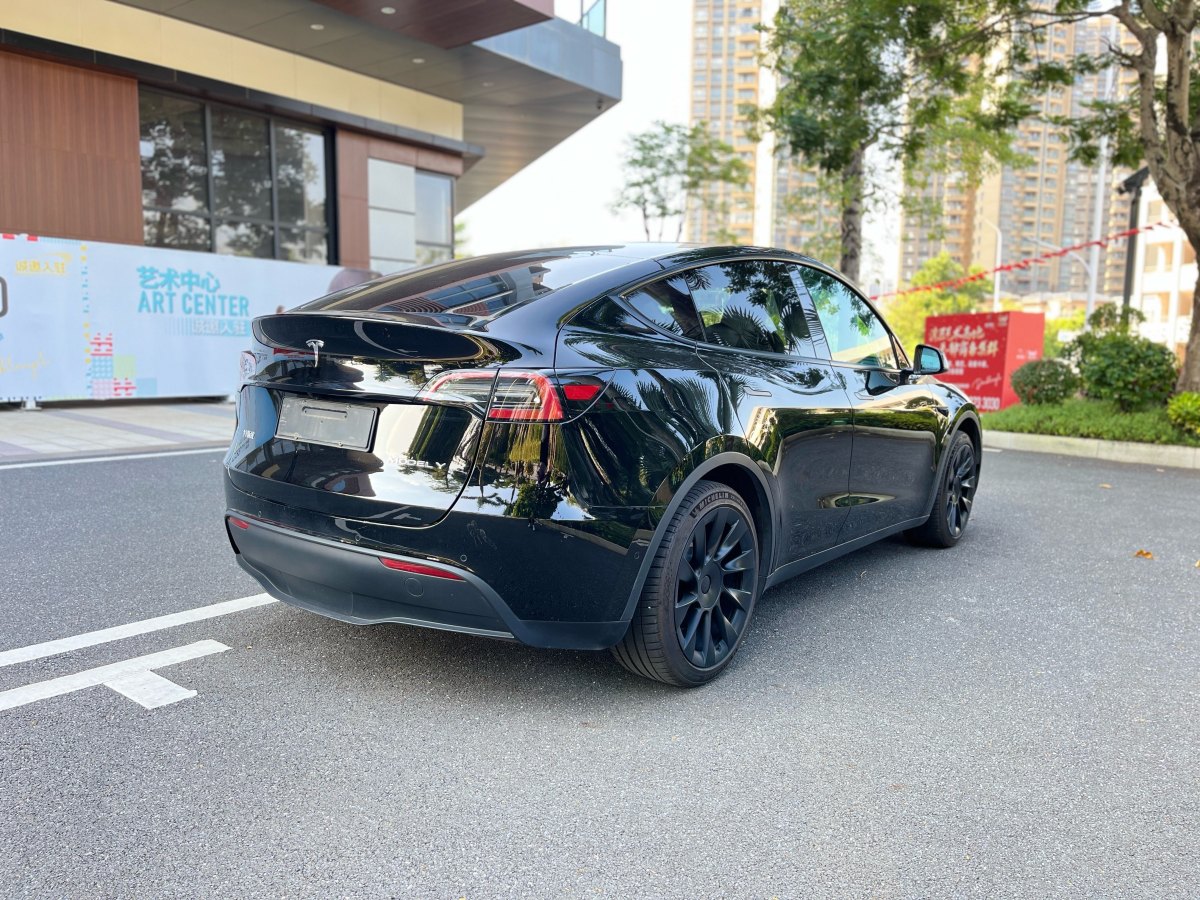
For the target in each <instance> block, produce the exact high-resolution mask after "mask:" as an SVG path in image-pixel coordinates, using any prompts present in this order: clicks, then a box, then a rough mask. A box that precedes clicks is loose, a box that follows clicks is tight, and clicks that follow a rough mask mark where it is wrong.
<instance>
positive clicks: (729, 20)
mask: <svg viewBox="0 0 1200 900" xmlns="http://www.w3.org/2000/svg"><path fill="white" fill-rule="evenodd" d="M778 8H779V0H693V4H692V99H691V116H690V118H691V121H692V122H693V123H695V122H705V123H707V124H708V126H709V130H710V132H711V133H712V134H713V136H714V137H717V138H719V139H720V140H722V141H724V142H725V143H727V144H729V145H731V146H732V147H733V148H734V151H735V152H736V153H737V154H738V156H739V157H740V158H741V159H742V160H743V161H744V162H745V163H746V165H747V166H748V167H749V169H750V178H749V180H748V182H747V184H746V185H745V186H744V187H742V188H731V187H729V186H725V185H721V186H717V187H715V188H713V189H711V190H710V191H708V192H706V194H705V195H703V196H702V197H700V198H696V199H695V200H694V201H693V202H692V204H691V206H690V207H689V209H688V214H687V221H686V223H685V228H686V234H687V237H688V239H689V240H693V241H705V242H708V241H733V242H736V243H742V244H751V243H753V244H762V245H767V244H769V245H772V246H777V247H787V248H790V249H794V250H807V251H809V252H823V251H824V250H825V249H826V248H823V247H820V246H819V243H820V242H821V241H822V240H827V239H828V238H829V237H830V236H836V235H837V227H838V218H837V208H836V205H835V204H833V203H832V202H830V200H829V199H828V195H827V194H826V193H825V192H823V191H822V190H821V189H820V185H819V184H818V179H817V176H816V174H815V173H814V172H812V171H811V170H808V169H805V168H803V167H801V166H798V165H797V164H796V163H795V162H793V161H792V160H790V159H788V158H787V156H786V154H784V153H782V152H777V149H778V148H777V146H776V142H775V140H774V138H773V136H771V135H769V134H768V135H764V136H763V138H762V140H760V141H758V142H754V141H751V140H750V139H749V137H748V136H747V133H746V132H747V127H748V126H749V120H748V119H747V117H746V116H745V114H744V112H745V108H746V107H747V106H754V107H762V106H765V105H766V104H768V103H770V102H771V101H772V100H773V99H774V94H775V79H774V76H773V74H772V73H771V72H769V71H768V70H765V69H763V68H761V67H760V66H759V50H760V44H761V40H762V35H761V33H760V32H759V31H758V26H759V25H760V24H770V23H771V21H772V20H773V19H774V17H775V12H776V10H778Z"/></svg>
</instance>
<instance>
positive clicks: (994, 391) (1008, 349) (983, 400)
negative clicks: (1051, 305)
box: [925, 312, 1046, 412]
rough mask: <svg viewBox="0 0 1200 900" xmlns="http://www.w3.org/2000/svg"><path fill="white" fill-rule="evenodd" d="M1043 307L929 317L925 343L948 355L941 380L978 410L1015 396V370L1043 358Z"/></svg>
mask: <svg viewBox="0 0 1200 900" xmlns="http://www.w3.org/2000/svg"><path fill="white" fill-rule="evenodd" d="M1045 327H1046V321H1045V316H1044V315H1043V314H1042V313H1028V312H1001V313H960V314H958V315H953V316H930V317H929V318H928V319H926V320H925V343H927V344H929V345H930V346H933V347H937V348H938V349H939V350H941V351H942V353H944V354H945V355H946V365H947V366H948V369H947V371H946V372H944V373H943V374H941V375H940V376H938V377H939V378H941V380H942V381H945V382H947V383H949V384H953V385H955V386H956V387H960V388H962V389H963V391H965V392H966V394H967V396H968V397H970V398H971V400H973V401H974V402H975V405H976V406H978V407H979V410H980V412H994V411H996V410H999V409H1004V408H1005V407H1007V406H1011V405H1012V404H1014V403H1016V402H1017V395H1016V394H1015V393H1014V392H1013V389H1012V384H1011V381H1012V373H1013V372H1015V371H1016V370H1017V369H1019V368H1020V367H1021V366H1023V365H1024V364H1025V363H1027V362H1029V361H1030V360H1032V359H1041V358H1042V342H1043V340H1044V336H1045Z"/></svg>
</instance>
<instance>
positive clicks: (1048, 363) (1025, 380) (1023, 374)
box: [1012, 359, 1079, 404]
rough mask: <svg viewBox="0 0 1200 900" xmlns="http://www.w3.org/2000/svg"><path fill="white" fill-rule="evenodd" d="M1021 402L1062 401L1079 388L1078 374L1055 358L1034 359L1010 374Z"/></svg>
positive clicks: (1071, 395)
mask: <svg viewBox="0 0 1200 900" xmlns="http://www.w3.org/2000/svg"><path fill="white" fill-rule="evenodd" d="M1012 387H1013V390H1014V391H1016V392H1017V396H1018V397H1020V398H1021V402H1022V403H1029V404H1038V403H1062V402H1063V401H1064V400H1066V399H1067V398H1068V397H1074V396H1075V394H1076V392H1077V391H1078V390H1079V376H1078V375H1076V374H1075V373H1074V372H1072V371H1071V370H1070V368H1068V367H1067V366H1066V365H1064V364H1063V363H1061V362H1059V361H1058V360H1056V359H1035V360H1033V361H1032V362H1027V363H1025V365H1023V366H1021V368H1019V369H1017V371H1015V372H1013V374H1012Z"/></svg>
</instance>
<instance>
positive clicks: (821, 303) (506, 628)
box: [225, 244, 980, 686]
mask: <svg viewBox="0 0 1200 900" xmlns="http://www.w3.org/2000/svg"><path fill="white" fill-rule="evenodd" d="M944 366H945V362H944V359H943V357H942V355H941V353H940V352H939V351H937V350H936V349H934V348H932V347H925V346H918V347H917V348H916V353H915V355H914V358H913V360H912V361H910V360H909V358H908V357H907V356H906V354H905V352H904V348H902V347H900V346H899V345H898V344H897V342H896V340H895V338H894V337H893V335H892V334H891V332H889V330H888V328H887V326H886V325H885V324H884V322H883V320H882V319H881V318H880V316H879V314H878V313H877V312H876V311H875V310H874V309H873V308H872V307H871V305H870V303H868V302H867V300H866V299H865V298H864V297H863V296H862V295H861V294H860V293H859V292H858V291H857V290H855V288H854V287H853V286H851V285H849V284H847V283H846V282H845V281H844V280H843V279H842V278H841V277H840V276H839V275H838V274H837V273H836V272H834V271H832V270H830V269H829V268H827V267H826V266H823V265H821V264H820V263H818V262H816V261H814V260H811V259H808V258H806V257H803V256H797V255H794V254H790V253H786V252H782V251H775V250H762V249H754V248H745V247H704V248H696V247H688V246H680V245H675V244H671V245H664V244H642V245H638V244H632V245H621V246H598V247H572V248H567V249H557V250H536V251H531V252H524V253H511V254H501V255H495V256H484V257H478V258H475V259H466V260H457V261H454V262H447V263H443V264H438V265H434V266H429V267H426V268H422V269H417V270H413V271H410V272H405V273H402V274H399V275H394V276H390V277H385V278H380V279H377V280H375V281H371V282H368V283H366V284H363V285H359V286H357V287H352V288H349V289H347V290H343V291H339V292H337V293H334V294H330V295H329V296H327V297H324V298H322V299H320V300H315V301H313V302H311V303H307V304H305V305H303V306H300V307H297V308H296V309H293V310H290V311H288V312H285V313H282V314H280V315H274V316H264V317H262V318H259V319H256V320H255V321H254V347H253V350H251V351H249V352H248V353H247V354H245V355H244V357H243V372H244V376H245V381H244V384H243V386H242V389H241V393H240V396H239V401H238V410H237V412H238V424H237V431H236V433H235V436H234V440H233V444H232V446H231V447H230V448H229V454H228V456H226V458H225V466H226V482H225V490H226V498H227V506H228V509H227V512H226V517H225V523H226V528H227V530H228V532H229V537H230V540H231V541H232V543H233V548H234V550H235V552H236V553H237V559H238V562H239V563H240V564H241V566H242V567H243V568H244V569H245V570H246V571H247V572H249V573H250V574H251V575H253V576H254V577H255V578H256V579H258V581H259V582H261V583H262V585H263V587H264V588H265V589H266V590H267V591H268V592H269V593H270V594H272V595H273V596H275V597H277V598H279V599H280V600H283V601H285V602H287V603H290V604H293V605H295V606H299V607H302V608H304V609H308V610H312V611H313V612H318V613H321V614H323V615H326V616H331V617H333V618H336V619H342V620H344V621H347V622H357V623H363V624H371V623H378V622H402V623H406V624H410V625H425V626H429V627H433V628H445V629H450V630H453V631H461V632H466V633H469V634H476V635H486V636H488V637H495V638H508V639H516V640H519V641H523V642H524V643H526V644H531V645H534V646H537V647H570V648H581V649H602V648H609V647H611V648H612V651H613V654H614V655H615V656H616V658H617V660H619V661H620V663H621V664H622V665H624V666H625V667H626V668H628V669H629V670H630V671H632V672H635V673H637V674H639V675H644V676H645V677H647V678H654V679H658V680H660V681H664V682H667V683H670V684H675V685H684V686H690V685H699V684H703V683H704V682H706V681H709V680H710V679H712V678H713V677H714V676H716V675H717V674H718V673H720V672H721V670H722V669H724V668H725V666H727V665H728V664H729V662H730V660H731V659H732V658H733V655H734V654H735V653H736V652H737V649H738V647H739V646H740V645H741V643H742V640H743V639H744V638H745V637H746V634H747V632H748V630H749V628H750V623H751V620H752V619H753V617H754V608H755V603H756V602H757V601H758V598H759V597H760V596H761V594H762V592H763V591H764V590H766V589H767V588H769V587H771V586H772V585H774V584H778V583H779V582H781V581H783V580H784V579H786V578H791V577H792V576H793V575H797V574H799V573H801V572H804V571H805V570H807V569H810V568H812V567H813V566H816V565H819V564H820V563H823V562H825V561H827V560H830V559H833V558H834V557H836V556H840V555H841V554H843V553H847V552H849V551H852V550H854V549H856V548H859V547H862V546H864V545H865V544H868V543H870V542H872V541H877V540H879V539H880V538H882V537H885V536H887V535H890V534H894V533H896V532H905V533H907V534H908V535H909V536H911V537H912V538H913V539H914V540H915V541H916V542H919V543H923V544H931V545H934V546H940V547H950V546H953V545H954V544H955V543H957V542H958V540H959V539H960V538H961V537H962V534H963V529H965V528H966V526H967V522H968V520H969V518H970V515H971V503H972V500H973V499H974V494H975V489H976V486H977V484H978V477H979V463H980V428H979V417H978V415H977V413H976V410H975V407H974V406H973V405H972V404H971V403H970V402H969V401H968V400H967V398H966V397H964V396H963V395H962V394H961V393H960V392H959V391H958V390H956V389H955V388H953V387H950V386H948V385H945V384H942V383H940V382H939V381H938V380H937V379H936V378H935V377H934V376H936V375H937V374H938V373H939V372H941V371H943V369H944Z"/></svg>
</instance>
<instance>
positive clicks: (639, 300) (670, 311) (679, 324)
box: [625, 277, 704, 341]
mask: <svg viewBox="0 0 1200 900" xmlns="http://www.w3.org/2000/svg"><path fill="white" fill-rule="evenodd" d="M625 302H626V303H628V304H629V305H630V306H631V307H632V308H633V309H634V310H636V311H637V313H638V315H640V316H642V317H643V318H644V319H646V321H648V322H653V323H654V324H655V325H657V326H658V327H659V328H661V329H663V331H669V332H671V333H672V334H678V335H680V336H682V337H685V338H690V339H691V340H693V341H702V340H704V332H702V331H701V330H700V317H699V316H697V315H696V306H695V304H693V303H692V297H691V294H690V293H689V292H688V286H687V283H686V282H685V281H684V279H682V278H679V277H676V278H666V279H663V280H662V281H655V282H652V283H651V284H647V285H645V286H643V287H640V288H638V289H637V290H636V291H634V292H633V293H630V294H626V295H625Z"/></svg>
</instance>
